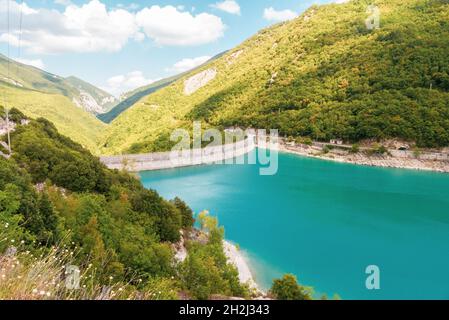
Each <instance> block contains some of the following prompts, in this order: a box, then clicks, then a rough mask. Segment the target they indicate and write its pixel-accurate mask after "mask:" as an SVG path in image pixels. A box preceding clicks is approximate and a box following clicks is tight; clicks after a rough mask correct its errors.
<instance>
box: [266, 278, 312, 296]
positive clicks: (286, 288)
mask: <svg viewBox="0 0 449 320" xmlns="http://www.w3.org/2000/svg"><path fill="white" fill-rule="evenodd" d="M270 292H271V294H272V295H273V296H274V297H275V298H276V299H278V300H311V299H312V297H311V295H310V292H309V291H308V290H307V289H306V288H304V287H302V286H301V285H299V284H298V281H297V280H296V277H295V276H294V275H292V274H286V275H284V276H283V277H282V279H275V280H274V281H273V286H272V287H271V291H270Z"/></svg>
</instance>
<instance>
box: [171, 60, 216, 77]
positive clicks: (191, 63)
mask: <svg viewBox="0 0 449 320" xmlns="http://www.w3.org/2000/svg"><path fill="white" fill-rule="evenodd" d="M211 58H212V57H210V56H202V57H197V58H186V59H182V60H180V61H178V62H176V63H175V64H174V65H173V67H171V68H169V69H168V70H167V71H172V72H176V73H182V72H184V71H188V70H191V69H194V68H196V67H198V66H200V65H202V64H203V63H205V62H206V61H208V60H210V59H211Z"/></svg>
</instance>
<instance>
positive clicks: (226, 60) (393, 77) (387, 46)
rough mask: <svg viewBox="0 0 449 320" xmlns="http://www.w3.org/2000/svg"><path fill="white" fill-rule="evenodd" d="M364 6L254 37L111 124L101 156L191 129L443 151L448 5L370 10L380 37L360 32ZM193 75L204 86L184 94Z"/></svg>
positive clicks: (448, 96) (394, 1) (448, 102)
mask: <svg viewBox="0 0 449 320" xmlns="http://www.w3.org/2000/svg"><path fill="white" fill-rule="evenodd" d="M371 4H373V3H372V1H366V0H354V1H349V2H348V3H345V4H330V5H324V6H314V7H311V8H310V9H308V10H307V11H306V12H305V13H304V14H302V15H301V16H300V17H298V18H297V19H295V20H293V21H290V22H286V23H281V24H278V25H275V26H273V27H271V28H268V29H265V30H262V31H260V32H259V33H258V34H257V35H255V36H254V37H252V38H251V39H249V40H247V41H246V42H244V43H243V44H242V45H240V46H239V47H237V48H235V49H233V50H231V51H230V52H228V53H227V54H225V55H224V56H223V57H221V58H219V59H217V60H216V61H213V62H211V63H209V64H207V65H206V66H203V67H202V68H201V69H200V70H196V71H194V72H192V73H189V74H188V75H186V76H184V77H183V78H181V79H180V80H178V81H177V82H175V83H174V84H172V85H170V86H169V87H167V88H164V89H162V90H160V91H158V92H156V93H154V94H152V95H150V96H149V97H148V98H147V99H146V100H145V101H143V103H138V104H136V105H134V106H133V107H132V108H130V109H129V110H127V111H126V112H124V113H123V114H122V115H120V116H119V117H118V118H117V119H116V120H115V121H114V122H113V123H112V124H111V126H110V127H109V128H108V129H107V133H106V135H105V137H104V139H103V141H102V144H101V147H102V152H103V153H118V152H122V151H130V150H131V151H133V152H145V151H148V150H151V149H152V146H153V145H154V142H155V141H158V140H159V141H160V138H161V137H167V135H168V134H169V132H171V130H172V128H175V127H180V126H181V127H182V126H185V127H187V126H189V124H191V122H192V120H197V119H202V120H204V121H206V122H207V123H208V124H209V125H213V126H217V127H221V128H225V127H228V126H233V125H239V126H242V127H257V128H267V129H270V128H278V129H280V133H281V134H282V135H286V136H295V137H297V136H308V137H311V138H313V139H317V140H329V139H332V138H341V139H344V140H347V141H348V142H356V141H360V140H364V139H377V140H382V139H386V138H392V137H394V138H400V139H403V140H407V141H412V142H416V143H417V145H418V146H420V147H441V146H447V145H449V55H448V54H447V53H448V52H449V2H448V1H447V0H378V1H375V2H374V4H375V5H377V6H378V7H379V9H380V14H381V15H380V28H379V29H374V30H369V29H368V28H367V27H366V24H365V20H366V19H367V18H368V16H369V13H367V7H368V6H369V5H371ZM201 72H204V73H203V74H201ZM198 74H200V77H209V76H210V78H212V79H210V78H208V79H207V80H208V81H207V83H206V84H204V85H203V86H199V88H196V90H193V92H192V91H190V90H187V88H186V86H187V84H186V81H187V83H189V81H190V82H191V81H193V80H195V78H194V76H197V75H198Z"/></svg>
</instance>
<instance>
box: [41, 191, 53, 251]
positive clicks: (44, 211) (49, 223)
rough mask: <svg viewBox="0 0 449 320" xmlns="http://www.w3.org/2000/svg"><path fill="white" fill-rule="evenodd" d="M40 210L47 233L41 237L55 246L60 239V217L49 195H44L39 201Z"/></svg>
mask: <svg viewBox="0 0 449 320" xmlns="http://www.w3.org/2000/svg"><path fill="white" fill-rule="evenodd" d="M37 206H38V210H39V215H40V216H41V219H42V222H43V224H44V228H45V233H44V234H42V235H41V237H42V238H43V239H40V240H43V241H46V242H47V243H48V244H50V245H52V244H55V242H56V240H57V237H58V217H57V216H56V214H55V212H54V209H53V205H52V203H51V201H50V198H49V197H48V194H47V193H42V195H41V196H40V197H39V200H38V204H37Z"/></svg>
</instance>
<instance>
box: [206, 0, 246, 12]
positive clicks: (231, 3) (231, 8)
mask: <svg viewBox="0 0 449 320" xmlns="http://www.w3.org/2000/svg"><path fill="white" fill-rule="evenodd" d="M211 7H213V8H216V9H219V10H222V11H224V12H227V13H230V14H237V15H240V5H239V4H238V3H237V1H235V0H225V1H222V2H217V3H215V4H212V5H211Z"/></svg>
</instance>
